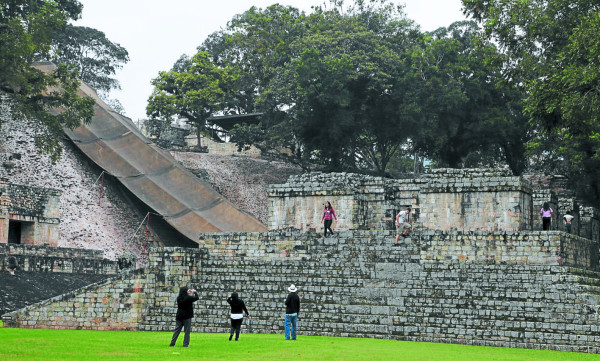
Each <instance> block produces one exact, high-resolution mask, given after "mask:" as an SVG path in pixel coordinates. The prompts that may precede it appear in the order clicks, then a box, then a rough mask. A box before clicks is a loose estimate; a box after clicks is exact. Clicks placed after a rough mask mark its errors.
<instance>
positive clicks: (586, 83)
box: [463, 0, 600, 203]
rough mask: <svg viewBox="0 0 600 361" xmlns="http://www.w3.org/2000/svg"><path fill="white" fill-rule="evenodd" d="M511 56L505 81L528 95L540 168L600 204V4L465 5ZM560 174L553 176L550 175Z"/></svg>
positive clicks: (544, 0)
mask: <svg viewBox="0 0 600 361" xmlns="http://www.w3.org/2000/svg"><path fill="white" fill-rule="evenodd" d="M463 4H464V6H465V11H466V12H467V14H469V15H471V16H473V17H474V18H475V19H477V20H478V21H480V22H481V23H482V24H483V28H484V30H485V35H486V36H487V37H488V38H490V39H492V40H493V41H495V42H496V43H498V44H499V45H500V46H501V49H502V50H503V51H504V52H505V53H506V54H507V56H506V60H505V62H504V69H505V77H506V79H507V80H509V81H511V82H513V83H514V84H518V85H519V86H522V87H523V88H524V91H525V94H526V97H525V114H526V115H527V117H528V119H529V122H530V124H531V126H532V127H533V129H534V130H535V131H536V139H535V141H533V142H531V147H532V148H533V149H536V150H537V151H538V154H540V156H538V157H537V159H539V161H541V162H544V163H552V164H554V160H555V159H557V158H558V159H562V164H561V165H562V167H563V169H564V170H565V171H566V172H567V174H568V175H569V178H570V180H571V181H572V182H574V183H575V185H576V188H577V190H578V191H579V194H580V196H582V199H586V200H589V201H592V202H596V203H597V202H598V201H600V181H599V179H600V137H598V134H600V121H599V120H600V119H599V116H600V107H599V104H600V88H599V86H598V85H599V84H600V71H599V69H600V68H599V65H600V64H599V59H598V54H600V40H599V39H600V3H598V2H597V1H589V0H576V1H566V0H550V1H548V0H527V1H517V0H508V1H506V0H503V1H498V0H496V1H481V0H463ZM551 170H555V169H551Z"/></svg>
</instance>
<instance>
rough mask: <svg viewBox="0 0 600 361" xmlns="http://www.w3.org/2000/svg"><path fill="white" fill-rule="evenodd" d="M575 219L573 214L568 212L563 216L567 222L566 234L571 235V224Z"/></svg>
mask: <svg viewBox="0 0 600 361" xmlns="http://www.w3.org/2000/svg"><path fill="white" fill-rule="evenodd" d="M573 218H575V217H573V216H572V215H571V212H569V211H567V213H566V214H565V215H564V216H563V220H564V221H565V232H567V233H571V222H572V221H573Z"/></svg>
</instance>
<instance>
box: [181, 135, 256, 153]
mask: <svg viewBox="0 0 600 361" xmlns="http://www.w3.org/2000/svg"><path fill="white" fill-rule="evenodd" d="M200 143H201V146H203V147H207V149H208V153H210V154H219V155H244V156H250V157H253V158H258V157H260V155H261V152H260V150H259V149H258V148H256V147H254V146H252V147H250V149H245V150H242V151H241V152H238V150H237V145H236V144H235V143H229V142H225V143H219V142H215V141H214V140H212V139H210V138H206V137H202V138H201V139H200ZM185 144H186V146H188V147H195V146H198V139H197V138H196V135H195V134H190V135H188V136H186V137H185Z"/></svg>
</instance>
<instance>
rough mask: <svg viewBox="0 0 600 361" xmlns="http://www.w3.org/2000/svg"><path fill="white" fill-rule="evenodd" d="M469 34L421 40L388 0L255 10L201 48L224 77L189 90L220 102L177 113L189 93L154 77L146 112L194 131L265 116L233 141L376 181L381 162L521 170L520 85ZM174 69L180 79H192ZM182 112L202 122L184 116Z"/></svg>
mask: <svg viewBox="0 0 600 361" xmlns="http://www.w3.org/2000/svg"><path fill="white" fill-rule="evenodd" d="M477 34H478V28H477V26H476V25H475V23H468V22H463V23H457V24H453V25H452V26H450V27H449V28H447V29H446V28H441V29H439V30H437V31H435V32H433V33H422V32H421V31H420V30H419V28H418V26H416V25H415V24H414V22H413V21H411V20H410V19H407V18H406V16H405V14H404V12H403V9H402V8H401V7H398V6H396V5H395V4H394V3H392V2H389V1H385V0H372V1H359V0H357V1H354V2H352V3H349V4H348V3H346V2H344V1H331V2H330V3H329V4H328V5H323V6H318V7H315V8H313V11H312V13H310V14H305V13H301V12H299V11H298V10H297V9H295V8H293V7H287V6H281V5H273V6H270V7H268V8H266V9H264V10H263V9H257V8H255V7H252V8H250V9H249V10H248V11H246V12H245V13H243V14H240V15H237V16H236V17H234V18H233V19H232V21H231V22H230V23H229V24H228V26H227V28H225V29H223V30H221V31H219V32H216V33H214V34H212V35H211V36H209V38H208V39H206V41H205V42H204V43H203V44H202V46H200V47H199V48H198V50H199V53H198V54H209V56H210V57H211V59H212V61H210V62H207V63H206V70H207V72H209V73H210V72H212V71H213V69H214V68H215V67H216V68H219V69H222V70H223V71H225V72H226V73H227V74H229V75H230V76H229V77H228V78H227V83H226V84H225V83H221V82H222V81H223V82H224V80H217V82H218V83H219V84H220V85H219V86H216V85H215V86H213V87H212V88H209V87H207V88H205V89H204V90H202V91H200V90H199V89H196V91H197V92H202V93H206V92H208V93H209V94H212V96H214V101H215V102H218V105H216V103H213V104H212V108H211V107H208V106H207V104H204V103H202V102H189V101H186V102H185V105H182V103H181V100H180V99H179V98H178V97H181V96H182V94H184V93H188V91H187V90H186V91H185V92H183V91H181V89H171V90H169V89H167V88H168V87H169V86H170V85H169V84H171V83H172V81H171V79H170V78H169V77H167V76H166V75H167V74H168V73H161V74H160V75H159V77H158V78H157V79H155V81H154V85H155V92H154V94H153V95H152V97H151V98H150V102H149V105H148V114H149V115H151V116H154V117H163V119H165V120H167V121H170V120H172V119H170V118H171V117H172V116H173V115H177V116H179V117H184V118H187V119H188V120H190V121H192V122H194V123H196V124H198V119H200V122H201V123H202V122H203V121H205V120H206V119H207V118H208V116H209V115H210V114H209V113H210V112H214V111H219V112H222V113H223V114H244V113H251V112H262V113H264V114H263V116H262V121H261V123H260V124H259V125H249V124H243V123H241V124H238V125H237V126H236V128H235V129H234V131H233V132H232V133H231V136H232V140H233V141H235V142H236V143H237V144H238V145H239V146H240V147H243V146H246V145H249V144H253V145H256V146H259V147H261V148H262V149H263V150H278V151H279V152H281V149H287V153H285V154H287V155H288V156H289V157H290V160H292V161H295V162H297V163H298V164H300V165H302V166H304V167H306V168H309V167H310V166H311V165H314V164H321V165H324V166H326V167H327V169H329V170H338V171H339V170H353V171H356V170H363V171H374V172H377V173H379V174H384V173H385V172H386V170H387V169H388V166H389V164H390V162H391V163H392V164H406V163H407V162H402V161H399V160H398V159H399V158H400V159H401V158H405V157H407V156H411V157H413V156H417V155H420V157H419V159H422V158H423V157H427V158H428V159H431V160H434V161H435V162H436V163H437V164H439V165H447V166H462V165H491V164H508V165H509V166H510V167H511V169H513V171H514V172H515V173H520V172H522V171H523V169H524V162H523V154H524V151H525V148H524V146H523V143H524V141H526V140H527V137H528V131H527V129H528V128H527V126H526V124H527V123H526V121H525V119H524V118H523V117H522V116H521V109H520V107H521V106H522V105H521V103H520V94H519V89H517V88H514V87H512V86H511V85H510V84H508V83H506V82H503V81H502V77H501V73H500V70H501V69H499V66H498V62H491V61H487V59H488V57H490V56H498V54H497V51H496V49H495V47H494V46H492V45H491V43H489V42H484V41H481V40H480V39H478V38H477ZM197 56H198V55H197ZM176 65H177V64H176ZM175 67H177V66H175ZM175 67H174V68H175ZM178 68H179V73H178V74H179V75H178V76H181V77H190V76H193V74H192V72H190V71H189V69H188V68H186V67H183V68H182V67H178ZM173 71H175V69H174V70H173ZM195 72H196V73H197V72H198V68H196V70H195ZM170 74H172V72H170ZM186 84H190V82H186ZM211 89H213V90H211ZM195 95H196V96H197V95H198V94H195ZM190 106H192V107H195V109H196V110H195V111H199V110H200V108H201V109H202V110H203V111H204V112H205V114H204V115H203V116H202V117H197V116H196V115H194V116H193V117H190V116H189V111H187V110H186V108H189V107H190ZM184 113H187V114H184ZM203 119H204V120H203ZM202 126H204V125H203V124H200V127H202Z"/></svg>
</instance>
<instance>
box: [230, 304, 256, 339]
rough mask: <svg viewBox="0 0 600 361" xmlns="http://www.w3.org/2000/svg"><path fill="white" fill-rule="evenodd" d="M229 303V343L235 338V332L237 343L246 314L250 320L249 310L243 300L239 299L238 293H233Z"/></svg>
mask: <svg viewBox="0 0 600 361" xmlns="http://www.w3.org/2000/svg"><path fill="white" fill-rule="evenodd" d="M227 303H229V305H230V306H231V331H229V341H231V338H232V337H233V332H234V331H235V340H236V341H237V340H238V338H239V337H240V329H241V327H242V320H243V319H244V313H243V312H245V313H246V316H248V318H250V314H249V313H248V309H247V308H246V305H245V304H244V301H243V300H242V299H241V298H238V294H237V292H233V293H232V294H231V296H229V297H228V298H227Z"/></svg>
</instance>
